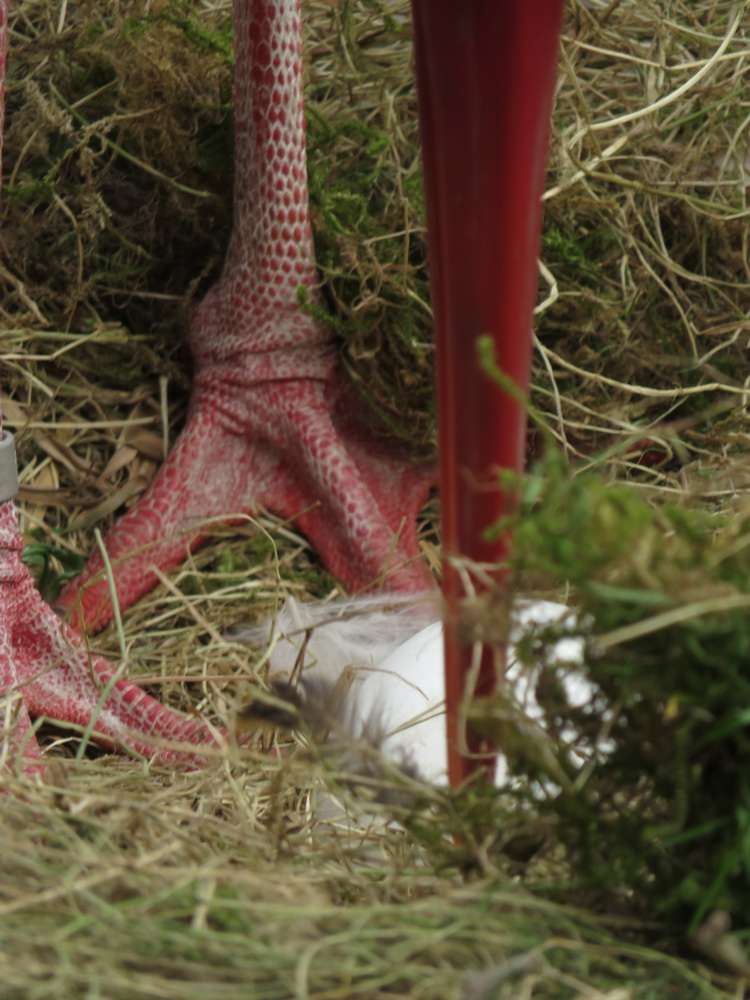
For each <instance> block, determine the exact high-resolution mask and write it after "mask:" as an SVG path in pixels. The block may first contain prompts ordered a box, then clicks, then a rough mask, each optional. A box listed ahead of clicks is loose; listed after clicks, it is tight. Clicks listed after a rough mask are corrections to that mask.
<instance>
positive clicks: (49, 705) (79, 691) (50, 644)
mask: <svg viewBox="0 0 750 1000" xmlns="http://www.w3.org/2000/svg"><path fill="white" fill-rule="evenodd" d="M22 550H23V542H22V540H21V535H20V533H19V530H18V521H17V519H16V511H15V508H14V506H13V504H12V503H10V502H8V503H4V504H0V691H1V692H2V693H3V699H4V700H5V706H6V708H7V707H8V706H9V705H10V707H11V708H13V707H15V709H16V711H15V720H13V719H11V720H10V721H11V722H13V721H14V722H15V724H14V725H12V726H11V731H10V733H9V734H7V736H9V738H6V740H5V741H3V742H4V749H5V750H6V757H7V759H10V758H13V757H22V758H23V762H24V765H25V770H27V771H32V772H33V771H35V770H39V769H40V766H41V765H40V752H39V747H38V745H37V743H36V739H35V738H34V736H33V733H31V732H30V731H29V725H30V723H29V715H34V716H36V715H44V716H47V717H49V718H51V719H57V720H59V721H63V722H72V723H75V724H76V725H79V726H86V725H87V723H88V722H89V720H90V719H91V717H92V716H94V717H95V718H96V723H95V727H94V733H93V738H94V739H95V740H96V741H97V742H98V743H105V744H114V745H116V746H118V747H130V748H132V749H133V750H135V751H137V752H138V753H141V754H144V755H145V756H147V757H155V758H156V759H158V760H159V761H160V762H161V763H163V764H179V765H188V766H196V765H199V764H202V763H205V757H204V756H202V755H201V754H200V753H199V752H197V751H193V750H190V749H189V748H187V747H186V748H179V749H176V748H175V747H174V746H172V747H169V746H163V745H162V744H165V743H170V744H190V745H191V746H201V745H203V746H207V745H208V746H210V745H212V744H213V745H216V740H215V738H214V735H213V734H212V732H211V731H210V730H209V728H208V726H206V725H205V724H203V723H202V722H200V721H199V720H197V719H188V718H186V717H184V716H182V715H180V714H178V713H177V712H173V711H172V710H170V709H168V708H166V707H165V706H164V705H162V704H160V702H158V701H156V700H155V699H154V698H152V697H151V696H150V695H148V694H146V692H145V691H143V690H142V689H141V688H139V687H136V686H135V685H134V684H131V683H129V682H128V681H125V680H122V679H119V680H117V681H115V683H114V685H112V687H111V690H110V692H109V694H108V695H107V697H106V698H105V699H104V700H103V701H102V704H101V705H100V704H99V702H100V700H101V699H102V694H103V690H104V688H105V686H106V685H107V683H108V682H109V681H110V679H111V677H112V675H113V668H112V667H111V666H110V665H109V664H108V663H107V662H106V661H105V660H104V659H103V658H102V657H100V656H92V655H90V654H89V652H88V651H87V649H86V646H85V644H84V642H83V640H82V639H81V637H80V635H79V634H78V633H77V632H76V631H75V630H74V629H72V628H71V627H70V626H69V625H66V624H65V623H64V622H62V621H61V620H60V619H59V618H58V616H57V615H56V614H55V613H54V611H52V609H51V608H50V607H48V605H46V604H45V603H44V601H43V600H42V599H41V597H40V596H39V593H38V591H37V589H36V587H35V586H34V581H33V580H32V578H31V576H30V574H29V571H28V570H27V569H26V567H25V566H24V564H23V563H22V562H21V552H22ZM13 695H17V696H18V700H17V705H16V706H13V704H12V702H13V700H14V699H13V698H12V697H9V696H13ZM6 721H8V720H7V715H6ZM8 751H9V752H8Z"/></svg>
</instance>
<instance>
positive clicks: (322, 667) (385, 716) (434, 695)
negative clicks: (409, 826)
mask: <svg viewBox="0 0 750 1000" xmlns="http://www.w3.org/2000/svg"><path fill="white" fill-rule="evenodd" d="M575 620H576V618H575V614H574V612H572V611H571V610H570V609H569V608H567V607H565V606H564V605H562V604H556V603H553V602H551V601H519V602H517V603H516V605H515V606H514V608H513V613H512V622H511V633H510V648H509V650H508V670H507V674H506V678H507V684H508V691H509V693H510V695H511V697H512V699H513V701H514V702H515V704H517V705H518V706H519V707H520V708H521V710H522V711H523V712H524V713H525V715H526V717H527V719H529V721H530V722H531V721H534V722H536V723H541V722H542V720H543V714H544V713H543V711H542V709H541V707H540V706H539V704H538V703H537V701H536V697H535V694H534V691H535V687H536V681H537V680H538V677H539V672H540V670H541V669H542V665H540V666H539V669H537V670H534V669H532V670H529V669H528V668H527V667H523V666H522V665H521V664H520V663H519V662H518V660H517V658H516V656H515V644H516V642H517V641H518V639H519V638H520V637H521V635H523V634H526V633H528V632H529V631H530V630H534V629H538V628H540V627H544V626H549V625H553V624H555V625H562V626H567V627H571V626H572V625H573V624H574V623H575ZM233 637H234V638H238V639H241V640H243V641H247V642H250V643H252V644H254V645H257V646H264V645H265V646H268V645H269V644H270V652H269V654H268V656H269V675H270V676H272V677H273V676H274V675H280V674H287V675H289V674H290V673H291V671H292V669H293V668H294V665H295V663H296V661H297V659H298V656H299V653H300V650H301V649H302V647H303V645H304V646H305V650H304V661H303V665H302V669H303V672H304V671H306V672H307V676H308V677H317V678H320V679H322V680H323V681H325V682H327V683H329V684H335V682H336V681H337V680H338V679H339V677H340V676H341V674H342V672H343V671H344V670H347V669H348V670H349V671H350V673H351V674H352V683H351V688H350V695H349V701H348V705H347V712H346V727H347V729H348V730H349V735H350V737H351V739H352V740H354V741H356V740H368V739H371V738H372V733H373V731H377V733H378V742H379V746H380V749H381V750H382V752H383V753H384V754H385V755H386V756H387V757H389V758H391V759H392V760H394V761H395V763H396V764H398V765H403V764H408V765H409V767H410V768H411V769H412V770H416V772H417V773H418V774H419V776H420V777H421V778H423V779H424V780H425V781H428V782H431V783H434V784H445V783H446V782H447V760H446V727H445V683H444V675H443V629H442V622H441V621H440V619H439V608H438V604H437V600H436V598H435V596H434V595H433V594H425V595H418V596H417V597H415V596H414V595H412V596H407V597H401V596H398V597H389V596H385V597H384V596H379V597H369V598H353V599H350V600H345V601H337V602H333V603H329V604H321V603H302V602H299V601H296V600H295V599H294V598H289V599H288V600H287V601H286V603H285V604H284V606H283V607H282V609H281V611H280V612H279V613H278V614H277V615H276V616H275V618H273V619H271V620H269V621H267V622H265V623H264V624H262V625H261V626H259V627H256V628H252V629H245V630H242V631H240V632H235V633H234V636H233ZM305 643H306V644H305ZM581 656H582V642H581V640H580V639H573V638H566V639H561V640H560V641H559V642H557V643H556V645H555V646H554V648H553V650H552V658H553V660H554V661H555V662H556V663H558V662H559V663H561V664H566V665H572V666H573V671H572V672H569V673H564V675H563V678H562V680H563V686H564V688H565V693H566V696H567V699H568V702H569V704H570V705H571V706H573V707H577V706H580V705H584V704H586V703H587V702H588V701H589V700H590V699H591V697H592V694H593V687H592V685H591V684H590V683H589V682H588V681H587V680H586V679H585V678H584V677H583V676H582V675H581V674H580V673H576V672H575V666H576V665H580V663H581ZM304 676H305V674H304V673H303V678H304ZM303 683H304V680H303ZM565 735H566V733H565V731H564V732H563V736H565ZM567 735H571V734H567ZM506 779H507V767H506V766H505V762H504V760H503V758H502V757H500V758H498V768H497V772H496V782H497V783H498V784H502V783H504V782H505V781H506Z"/></svg>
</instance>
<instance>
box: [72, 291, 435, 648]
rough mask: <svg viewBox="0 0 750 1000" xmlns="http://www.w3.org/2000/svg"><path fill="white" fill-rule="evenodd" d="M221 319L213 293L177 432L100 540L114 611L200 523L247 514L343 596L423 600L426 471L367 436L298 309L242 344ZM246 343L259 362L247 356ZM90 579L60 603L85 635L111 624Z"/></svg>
mask: <svg viewBox="0 0 750 1000" xmlns="http://www.w3.org/2000/svg"><path fill="white" fill-rule="evenodd" d="M231 308H232V301H231V286H230V290H229V291H228V290H227V287H226V285H224V286H223V287H222V286H221V285H220V286H219V287H217V288H216V289H214V290H212V292H209V295H208V296H207V298H206V299H205V300H204V302H203V303H202V304H201V306H200V307H199V309H198V310H197V312H196V317H195V321H194V324H193V332H192V336H191V347H192V349H193V355H194V358H195V362H196V369H197V370H196V373H195V376H194V381H193V390H192V396H191V404H190V408H189V411H188V419H187V424H186V426H185V428H184V430H183V431H182V433H181V435H180V437H179V439H178V441H177V443H176V445H175V447H174V449H173V450H172V452H171V453H170V455H169V456H168V458H167V460H166V461H165V463H164V465H163V466H162V468H161V469H160V471H159V473H158V474H157V477H156V478H155V480H154V482H153V483H152V484H151V486H150V487H149V489H148V490H147V491H146V492H145V493H144V494H143V496H142V497H141V498H140V500H139V502H138V503H137V504H136V505H135V507H134V508H133V509H132V510H130V511H129V512H128V513H127V514H125V515H124V516H123V517H122V518H121V519H120V521H118V523H117V524H116V525H115V527H114V528H113V529H112V531H111V532H110V534H109V535H108V537H107V539H106V548H107V551H108V554H109V558H110V560H111V563H112V568H113V573H114V577H115V581H116V588H117V597H118V601H119V603H120V607H121V608H127V607H129V606H130V605H131V604H133V603H134V602H135V601H136V600H137V599H138V598H139V597H140V596H142V595H143V594H144V593H146V592H147V591H148V590H150V589H151V588H152V587H153V586H154V585H155V584H156V583H157V581H158V576H157V574H156V572H155V569H154V567H157V568H158V569H160V570H168V569H171V568H173V567H174V566H176V565H178V564H179V563H180V562H182V561H183V560H184V559H185V557H186V555H187V553H188V552H189V551H190V550H192V549H194V548H195V547H196V546H197V545H198V544H200V543H201V541H203V540H205V538H206V536H207V534H208V531H209V528H208V524H209V523H210V522H212V521H213V522H215V521H216V520H217V519H221V520H223V521H224V522H230V523H231V521H232V518H233V516H234V517H235V518H237V517H240V516H242V517H243V518H244V517H245V516H247V515H250V514H254V513H256V512H257V511H258V509H259V508H266V509H269V510H271V511H272V512H274V513H275V514H277V515H279V516H281V517H282V518H284V519H286V520H288V521H290V522H291V523H292V524H293V525H294V526H295V527H299V528H300V529H301V530H302V531H303V532H304V533H305V534H306V535H307V537H308V538H309V539H310V541H311V542H312V544H313V546H314V548H315V549H316V550H317V552H318V553H319V554H320V556H321V558H322V559H323V562H324V563H325V564H326V565H327V567H328V568H329V569H330V570H331V572H333V573H334V575H335V576H337V577H338V578H339V579H340V580H341V581H342V582H343V583H344V584H345V586H346V587H347V588H348V589H349V590H352V591H359V590H362V589H365V588H368V587H372V586H375V587H376V588H377V589H388V590H398V591H401V592H412V591H414V592H416V591H422V590H425V589H428V588H430V587H431V586H433V585H434V584H433V581H432V578H431V576H430V574H429V571H428V570H427V568H426V566H425V565H424V563H423V561H422V559H421V557H420V555H419V550H418V544H417V537H416V518H417V515H418V513H419V510H420V508H421V506H422V505H423V504H424V502H425V500H426V497H427V493H428V491H429V487H430V484H431V482H432V480H433V470H432V469H431V468H429V467H427V466H426V465H415V464H413V463H409V462H408V461H407V460H406V459H405V458H404V457H403V456H401V455H398V454H395V453H393V451H390V450H389V449H388V448H386V447H385V446H384V445H383V444H382V443H381V442H379V441H376V440H375V439H374V437H373V436H372V435H371V434H368V432H367V430H366V429H365V428H364V427H363V425H362V422H361V420H359V419H358V417H357V402H358V401H357V400H356V399H354V398H353V393H352V392H351V390H349V389H347V388H346V387H344V385H343V383H342V381H341V379H340V377H339V375H338V374H337V372H336V370H335V368H334V362H333V359H332V355H331V351H330V348H329V346H328V343H327V340H326V337H325V335H324V334H322V333H321V330H320V329H319V328H318V326H317V324H316V323H315V321H314V320H312V319H311V318H310V317H308V316H306V315H304V314H303V313H302V312H301V311H300V310H299V309H298V307H297V306H296V304H294V305H293V306H290V307H286V308H285V307H279V306H277V308H276V310H275V315H274V319H273V323H272V322H271V320H270V319H268V318H265V319H264V317H263V315H262V314H261V316H260V317H259V318H258V316H257V315H255V316H253V317H251V319H250V320H249V321H246V322H245V324H241V325H240V333H241V332H242V330H241V326H242V325H245V327H246V331H245V333H244V336H238V335H237V332H236V331H237V323H236V322H235V323H234V324H233V323H232V322H231V319H230V316H231ZM228 311H230V312H229V315H228V314H227V312H228ZM217 326H219V327H220V328H221V329H220V331H217V329H216V328H217ZM271 327H272V328H273V330H274V331H275V333H276V337H275V339H276V344H275V345H272V346H271V347H270V349H269V348H268V347H267V346H266V345H268V343H269V341H270V340H272V339H273V338H272V337H271V335H270V334H269V332H268V330H269V328H271ZM226 330H234V331H235V333H234V335H232V334H231V333H229V334H227V333H223V331H226ZM222 333H223V335H222ZM253 343H255V344H258V343H260V344H262V345H263V348H262V349H259V350H253V349H252V347H248V346H247V345H248V344H250V345H252V344H253ZM102 569H103V562H102V558H101V556H100V555H98V554H96V555H94V556H93V557H92V558H91V560H90V561H89V563H88V565H87V567H86V569H85V570H84V572H83V574H82V575H81V576H80V577H78V578H77V579H76V580H74V581H73V582H72V583H71V584H69V585H68V587H67V588H66V589H65V590H64V591H63V594H62V595H61V598H60V604H61V606H62V607H63V608H66V609H70V610H71V613H72V621H73V622H74V624H76V625H80V626H83V625H84V624H85V625H86V627H88V628H92V629H97V628H100V627H102V626H103V625H104V624H106V622H107V621H108V620H109V619H110V617H111V615H112V606H111V600H110V593H109V588H108V586H107V581H106V580H105V579H104V575H103V572H102Z"/></svg>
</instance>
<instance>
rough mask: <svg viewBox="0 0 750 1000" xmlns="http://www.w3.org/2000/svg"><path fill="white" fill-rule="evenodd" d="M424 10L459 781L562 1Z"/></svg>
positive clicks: (422, 91)
mask: <svg viewBox="0 0 750 1000" xmlns="http://www.w3.org/2000/svg"><path fill="white" fill-rule="evenodd" d="M412 6H413V9H414V19H415V26H416V40H417V76H418V86H419V100H420V119H421V126H422V145H423V157H424V164H425V191H426V195H427V208H428V212H427V215H428V222H429V238H430V268H431V284H432V300H433V309H434V313H435V328H436V341H437V361H438V403H439V407H440V426H439V430H440V460H441V479H440V491H441V502H442V522H443V547H444V552H445V555H446V557H447V559H446V565H445V574H444V592H445V596H446V604H447V608H448V616H447V621H446V625H445V644H446V645H445V671H446V678H445V690H446V707H447V716H448V762H449V772H450V778H451V783H452V784H454V785H458V784H460V783H461V782H462V781H463V779H464V778H466V777H468V775H469V774H470V773H471V772H472V770H474V769H475V768H476V767H477V765H478V760H477V758H476V757H474V758H472V757H469V756H465V755H464V754H463V753H462V747H464V746H466V747H467V748H468V749H469V751H471V752H472V753H473V754H475V755H476V754H481V753H482V752H484V753H485V754H486V753H487V752H488V751H489V750H491V748H490V747H486V746H482V744H481V743H480V742H479V741H478V740H477V739H475V738H474V737H473V736H472V734H471V733H467V734H466V739H465V740H464V739H463V738H462V737H463V734H462V732H461V728H462V727H461V724H460V705H461V702H462V701H463V698H464V695H465V689H466V682H467V676H468V669H469V654H470V648H469V647H467V646H466V645H465V644H462V642H461V636H460V633H459V630H458V627H457V620H458V615H457V606H458V601H459V598H460V595H461V584H460V580H459V578H458V575H457V573H456V572H455V570H454V569H453V567H452V566H451V562H450V559H451V557H456V556H458V557H463V558H467V559H470V560H473V561H475V562H481V563H491V564H497V563H501V562H502V561H503V560H504V559H505V558H506V556H507V546H508V542H509V539H508V538H507V537H505V538H500V539H498V540H497V541H492V542H490V541H487V540H486V539H485V538H484V536H483V532H484V530H485V529H486V528H487V527H488V526H489V525H491V524H493V523H495V522H496V521H497V520H498V519H499V518H500V517H501V516H502V515H503V514H506V513H509V512H510V511H511V510H512V508H513V499H514V498H513V496H512V495H509V494H508V493H506V492H503V491H501V490H500V489H499V488H498V472H499V470H501V469H512V470H514V471H517V472H518V471H520V470H521V469H522V467H523V457H524V438H525V429H526V419H525V412H524V408H523V406H522V405H520V404H519V402H518V401H517V399H516V398H514V396H511V395H509V394H507V393H505V392H502V391H501V390H500V389H499V388H498V387H497V386H496V385H495V384H494V382H493V381H492V380H491V379H490V378H488V377H487V375H486V374H485V373H483V372H482V370H481V368H480V366H479V363H478V358H477V350H476V341H477V338H478V337H479V336H480V335H483V334H489V335H490V336H491V337H492V338H493V341H494V345H495V356H496V360H497V362H498V364H499V365H500V368H501V369H502V370H503V372H505V374H506V375H508V376H510V378H511V379H513V381H514V382H515V383H516V385H517V387H518V389H519V390H520V392H521V393H525V392H526V388H527V385H528V378H529V367H530V359H531V344H532V337H531V329H532V327H531V321H532V309H533V306H534V298H535V294H536V287H537V269H536V258H537V253H538V246H539V230H540V223H541V200H540V199H541V194H542V190H543V182H544V167H545V161H546V155H547V138H548V132H549V117H550V111H551V106H552V96H553V93H554V85H555V69H556V64H557V46H558V36H559V31H560V20H561V16H562V6H563V0H538V2H528V3H519V2H517V0H412ZM497 580H498V581H499V582H500V583H502V574H498V575H497ZM495 669H496V663H495V659H494V657H493V655H492V651H491V650H487V651H485V655H484V659H483V662H482V668H481V671H480V676H479V679H478V682H477V685H476V688H475V691H476V693H479V694H482V693H487V692H488V691H492V690H493V689H494V686H495V683H496V677H495ZM490 759H491V758H490ZM485 760H486V758H485Z"/></svg>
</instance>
